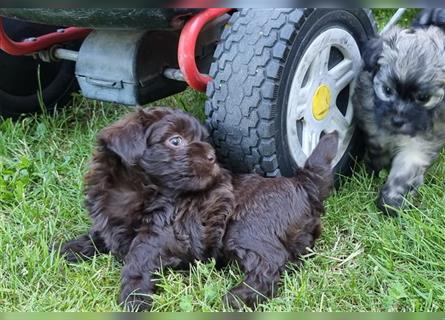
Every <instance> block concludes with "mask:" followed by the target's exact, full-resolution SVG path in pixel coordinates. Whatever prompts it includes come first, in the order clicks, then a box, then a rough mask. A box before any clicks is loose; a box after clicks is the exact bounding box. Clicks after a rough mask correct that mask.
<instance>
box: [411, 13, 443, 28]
mask: <svg viewBox="0 0 445 320" xmlns="http://www.w3.org/2000/svg"><path fill="white" fill-rule="evenodd" d="M411 25H412V26H413V27H415V28H422V27H428V26H437V27H439V28H441V29H442V30H444V31H445V9H444V8H433V9H423V10H422V11H421V12H420V13H419V14H418V15H417V17H416V18H415V19H414V20H413V22H412V24H411Z"/></svg>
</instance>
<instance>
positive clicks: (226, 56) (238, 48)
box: [205, 9, 376, 176]
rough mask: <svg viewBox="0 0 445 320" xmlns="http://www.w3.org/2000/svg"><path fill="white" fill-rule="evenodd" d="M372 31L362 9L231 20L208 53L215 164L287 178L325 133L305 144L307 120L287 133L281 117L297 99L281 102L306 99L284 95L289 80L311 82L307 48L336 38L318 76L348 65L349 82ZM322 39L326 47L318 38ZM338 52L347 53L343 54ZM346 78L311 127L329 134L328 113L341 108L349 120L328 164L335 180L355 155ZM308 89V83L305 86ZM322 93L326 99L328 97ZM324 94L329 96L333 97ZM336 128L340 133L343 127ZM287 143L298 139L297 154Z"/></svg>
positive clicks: (258, 13) (251, 12) (240, 15)
mask: <svg viewBox="0 0 445 320" xmlns="http://www.w3.org/2000/svg"><path fill="white" fill-rule="evenodd" d="M375 30H376V28H375V22H374V19H373V18H372V15H371V12H370V11H369V10H363V9H351V10H347V9H245V10H241V11H240V12H236V13H234V14H233V16H232V18H231V19H230V21H229V24H228V27H227V28H226V29H225V30H224V32H223V34H222V39H221V41H220V43H219V44H218V47H217V49H216V50H215V54H214V62H213V63H212V66H211V68H210V76H211V77H212V78H213V81H212V82H211V83H210V84H209V85H208V87H207V96H208V100H207V102H206V108H205V111H206V116H207V125H208V127H209V131H210V135H211V138H212V141H213V143H214V145H215V147H216V150H217V154H218V157H219V159H220V161H221V162H222V163H224V164H225V165H226V166H227V167H229V168H230V169H232V170H234V171H235V172H252V171H253V172H257V173H259V174H262V175H265V176H280V175H284V176H290V175H292V174H293V173H294V172H295V169H296V168H297V167H298V166H301V165H303V164H304V160H305V158H306V157H307V155H306V154H305V153H304V152H303V153H302V151H304V150H305V151H306V153H310V151H312V150H313V148H314V147H315V144H314V143H312V142H314V141H318V140H317V139H319V136H321V135H322V134H324V133H325V131H326V130H327V129H325V130H324V131H321V132H320V134H319V136H318V138H317V137H316V138H314V139H313V141H311V143H312V144H311V143H309V144H308V143H307V142H306V140H304V139H306V138H305V137H306V136H307V135H305V134H304V133H305V132H306V131H304V130H307V129H305V128H306V127H310V125H309V124H310V122H309V120H308V119H306V118H308V117H306V118H303V120H304V121H303V122H302V123H303V124H302V128H303V129H302V130H303V131H301V132H299V129H298V128H299V127H298V126H299V124H298V121H300V120H298V119H297V118H296V119H297V122H296V124H295V128H293V126H294V124H293V123H290V122H289V121H290V120H289V119H291V118H292V117H291V116H289V117H288V115H290V114H291V113H288V112H293V111H292V110H294V109H295V107H293V106H292V104H293V101H299V98H297V99H289V96H290V94H291V92H292V93H293V92H294V91H296V92H297V93H298V92H306V91H303V89H301V90H300V89H298V90H297V89H292V85H293V84H294V83H298V81H297V82H296V80H295V79H297V78H298V79H303V80H301V84H302V85H303V83H304V81H305V80H304V79H305V78H306V77H308V78H309V79H312V78H314V79H316V77H315V76H306V74H311V73H312V71H309V70H312V69H313V68H314V67H313V66H317V65H318V64H316V63H312V64H308V63H306V62H307V61H309V60H306V56H308V57H309V55H310V53H311V52H312V51H313V48H314V46H315V44H322V43H324V42H323V40H326V39H327V40H326V41H330V40H329V39H330V38H329V37H328V36H332V37H333V38H335V37H338V38H339V47H338V49H329V54H328V55H327V58H326V64H327V68H326V70H328V71H326V72H328V73H329V72H331V70H341V68H334V67H336V66H337V65H340V63H343V64H344V65H346V64H345V63H346V62H343V60H348V61H349V60H350V61H351V64H350V65H349V64H348V66H350V68H351V71H348V73H347V74H348V76H347V77H345V79H349V78H350V77H351V74H353V76H354V77H355V75H356V74H358V72H359V70H360V66H361V54H360V50H361V49H362V47H363V44H364V43H365V42H366V41H367V40H368V39H369V38H371V37H372V36H374V35H375ZM325 36H326V39H325V38H323V37H325ZM343 38H344V39H346V40H347V41H346V40H343ZM332 41H334V40H332ZM343 42H344V43H343ZM354 43H355V44H354ZM343 45H344V46H348V45H349V47H347V48H346V49H345V48H343V47H342V46H343ZM332 47H335V46H334V45H332ZM330 48H331V45H330ZM335 48H337V47H335ZM311 50H312V51H311ZM348 50H350V52H349V51H348ZM322 51H323V50H321V51H320V52H322ZM339 52H340V55H339ZM348 54H350V55H351V57H348ZM308 59H309V58H308ZM320 59H321V58H320ZM314 61H317V60H316V59H315V60H314ZM331 63H332V64H333V66H332V69H330V68H331V66H330V64H331ZM300 66H307V68H308V69H307V71H306V72H305V74H298V73H297V72H296V71H297V70H300V69H298V68H299V67H300ZM301 68H303V67H301ZM301 70H303V69H301ZM335 72H339V71H335ZM351 72H352V73H351ZM317 74H318V73H317ZM329 74H330V73H329ZM334 74H335V75H336V76H337V74H336V73H334ZM339 74H340V73H339ZM326 77H327V76H326ZM354 77H351V81H350V82H349V83H348V84H346V87H345V88H344V89H341V90H340V89H339V90H338V92H337V93H338V94H337V96H336V97H334V98H335V100H334V99H332V98H331V99H330V100H328V101H336V103H334V104H332V103H330V104H328V107H327V110H328V113H327V116H326V115H322V116H323V117H325V118H322V119H321V120H319V122H320V123H323V125H324V126H326V127H327V128H328V127H330V126H332V127H333V128H334V129H336V127H335V126H336V123H337V122H336V121H334V120H332V121H331V120H330V119H331V118H332V119H337V118H335V117H334V115H336V116H338V112H337V113H335V112H334V111H335V110H337V109H338V110H340V102H342V105H343V107H342V108H344V109H345V110H346V111H344V112H345V113H344V115H343V116H344V118H347V119H349V120H348V127H347V129H345V132H344V140H343V142H344V143H343V142H342V143H343V144H341V148H340V149H341V150H343V152H341V154H340V153H339V156H338V159H336V160H334V166H335V172H336V173H341V174H347V173H348V172H349V171H350V165H351V156H350V155H351V154H354V153H356V151H357V150H356V149H357V148H356V147H358V144H357V143H356V141H357V139H358V136H357V135H358V132H357V130H355V129H354V127H355V126H354V125H353V122H352V115H351V114H350V112H352V111H348V110H352V107H351V105H350V100H351V99H350V98H351V95H352V91H353V84H354V81H353V80H352V79H354ZM331 78H332V77H331ZM329 79H330V78H329ZM339 79H340V80H341V79H343V78H339ZM337 80H338V79H337ZM337 80H336V82H333V83H334V87H335V88H336V87H337V84H338V87H339V88H340V83H341V84H344V83H346V82H345V81H340V80H338V81H337ZM306 81H309V80H306ZM314 81H315V80H311V82H310V83H311V86H313V85H314V83H315V82H314ZM317 81H318V80H317ZM329 81H330V80H329ZM320 86H321V84H320ZM320 86H319V87H318V89H320ZM294 87H295V86H294ZM328 87H329V86H328ZM297 88H298V87H297ZM302 88H304V87H303V86H302ZM346 88H347V89H346ZM318 89H317V91H316V92H318ZM292 90H294V91H292ZM309 91H310V90H309ZM309 91H308V92H309ZM322 91H323V90H322ZM320 92H321V91H320ZM327 92H328V93H329V97H330V93H331V91H329V90H327ZM332 92H333V93H336V91H335V90H333V89H332ZM311 94H312V93H311ZM292 97H294V96H292ZM314 99H315V94H313V96H312V99H309V100H308V99H305V100H304V101H308V102H307V103H308V104H309V101H310V100H312V106H313V107H312V108H313V110H312V114H313V117H314V118H315V115H316V113H315V108H318V107H315V105H316V104H315V102H314ZM317 105H318V104H317ZM330 105H333V106H334V107H335V108H334V107H332V106H331V107H329V106H330ZM293 108H294V109H293ZM305 108H306V109H305V110H306V111H304V110H303V111H302V112H304V113H305V114H307V112H309V111H308V107H305ZM297 109H298V108H297ZM300 109H301V107H300ZM340 111H341V112H343V111H342V110H340ZM331 114H332V115H331ZM318 116H319V115H317V117H318ZM320 117H321V116H320ZM329 117H331V118H329ZM338 118H340V117H338ZM317 121H318V120H317ZM313 122H314V121H313ZM315 122H316V121H315ZM315 122H314V123H315ZM317 123H318V122H317ZM339 127H341V128H343V127H345V124H344V123H342V126H339ZM311 130H312V129H311ZM317 130H318V129H317ZM336 130H337V129H336ZM316 134H318V132H317V133H316ZM340 136H342V132H340ZM292 139H299V140H298V141H299V144H298V145H299V146H300V149H301V150H300V151H298V150H296V149H298V148H297V147H294V145H297V144H293V143H291V142H292V141H293V140H292ZM295 141H297V140H295ZM289 144H292V145H291V146H289ZM301 154H303V155H301Z"/></svg>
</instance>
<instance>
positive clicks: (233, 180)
mask: <svg viewBox="0 0 445 320" xmlns="http://www.w3.org/2000/svg"><path fill="white" fill-rule="evenodd" d="M206 140H207V132H206V130H205V128H204V127H203V126H202V125H201V124H200V123H199V122H198V121H197V120H196V119H195V118H193V117H191V116H190V115H188V114H186V113H184V112H182V111H180V110H173V109H170V108H150V109H148V108H147V109H143V110H138V111H136V112H134V113H131V114H130V115H129V116H127V117H125V118H124V119H122V120H120V121H118V122H117V123H115V124H112V125H111V126H109V127H107V128H105V129H104V130H102V131H101V133H100V134H99V135H98V145H97V149H96V151H95V154H94V157H93V161H92V165H91V168H90V170H89V172H88V173H87V175H86V181H85V185H86V199H87V200H86V206H87V209H88V211H89V213H90V216H91V219H92V227H91V229H90V231H89V233H88V234H87V235H83V236H81V237H79V238H78V239H75V240H72V241H69V242H67V243H66V244H65V245H64V246H63V248H62V252H63V253H64V254H65V257H66V258H67V259H68V260H69V261H78V260H80V259H84V258H89V257H92V256H93V255H95V254H98V253H104V252H111V253H112V254H113V255H115V256H117V257H119V258H121V259H123V260H124V267H123V270H122V276H121V294H120V302H122V303H124V304H125V306H126V308H129V309H133V310H143V309H147V308H149V307H150V305H151V298H150V297H151V294H152V293H153V292H154V290H155V280H156V279H155V277H154V274H155V273H156V272H157V271H159V270H160V268H161V267H173V268H183V267H187V266H188V265H189V264H190V263H193V262H194V261H195V260H202V261H205V260H207V259H209V258H215V259H216V260H217V261H219V262H222V263H223V264H225V263H229V262H231V261H236V262H238V264H239V265H240V266H241V267H242V269H243V270H244V272H245V273H246V278H245V280H244V282H243V283H241V284H239V285H238V286H237V287H235V288H233V289H232V290H231V291H230V293H229V294H227V296H226V298H225V301H226V302H227V303H228V304H229V305H231V306H233V307H239V306H240V304H239V303H240V301H242V302H244V303H246V304H247V305H249V306H253V305H256V304H257V303H259V302H261V301H262V300H263V299H264V298H266V297H272V296H273V294H274V293H275V292H276V285H277V283H278V282H279V278H280V273H281V271H282V270H283V268H284V266H285V264H286V262H288V261H297V260H298V259H299V257H300V256H301V255H302V254H304V253H305V252H306V250H307V248H310V247H312V246H313V245H314V241H315V239H316V238H318V237H319V235H320V232H321V223H320V215H321V214H322V212H323V200H324V199H325V198H326V197H327V196H328V195H329V192H330V189H331V187H332V181H333V179H332V170H331V165H330V162H331V161H332V159H333V158H334V156H335V153H336V151H337V142H338V137H337V135H336V134H328V135H325V136H324V137H323V138H322V139H321V141H320V143H319V145H318V147H317V148H316V149H315V151H314V153H313V154H312V155H311V156H310V157H309V159H308V160H307V163H306V165H305V168H304V169H299V170H298V171H297V172H296V174H295V176H294V177H292V178H275V179H266V178H262V177H260V176H258V175H254V174H246V175H232V174H231V173H230V172H229V171H227V170H225V169H223V168H221V167H220V166H219V165H218V164H217V163H216V161H215V154H214V150H213V148H212V147H211V146H210V144H208V143H207V142H206Z"/></svg>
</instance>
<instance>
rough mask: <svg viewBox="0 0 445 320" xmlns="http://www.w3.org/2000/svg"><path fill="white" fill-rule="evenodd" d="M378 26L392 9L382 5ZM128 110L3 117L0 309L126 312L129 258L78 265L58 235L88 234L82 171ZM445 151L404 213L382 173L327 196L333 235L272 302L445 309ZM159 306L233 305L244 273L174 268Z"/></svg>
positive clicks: (194, 106)
mask: <svg viewBox="0 0 445 320" xmlns="http://www.w3.org/2000/svg"><path fill="white" fill-rule="evenodd" d="M376 14H377V16H378V20H379V22H380V25H381V24H382V23H383V22H384V21H386V19H388V17H389V16H390V15H389V14H388V11H387V10H378V11H376ZM204 100H205V97H204V96H203V95H201V94H198V93H196V92H193V91H191V90H188V91H186V92H184V93H182V94H179V95H176V96H174V97H170V98H167V99H165V100H163V101H162V104H166V105H171V106H176V107H181V108H184V109H186V110H188V111H190V112H192V113H194V114H197V115H199V116H200V117H201V118H202V115H203V111H202V110H203V103H204ZM126 112H128V109H127V108H124V107H120V106H115V105H110V104H106V103H99V102H94V101H90V100H87V99H84V98H83V97H81V96H76V97H75V99H74V102H73V106H72V107H69V108H66V109H64V110H61V111H59V112H58V113H57V114H56V115H55V116H48V115H40V116H36V117H31V118H26V119H23V120H21V121H19V122H12V121H10V120H6V121H3V122H1V123H0V141H1V144H0V248H1V255H0V311H120V310H121V308H120V306H119V305H118V304H117V302H116V297H117V296H118V290H119V273H120V269H121V264H120V263H119V262H117V261H116V260H115V259H114V258H113V257H111V256H109V255H103V256H99V257H97V258H94V259H93V260H92V261H88V262H85V263H80V264H68V263H66V262H65V261H64V260H62V259H61V258H60V257H59V256H58V255H57V254H55V253H54V252H52V251H51V250H50V248H51V246H52V245H53V244H57V243H60V242H63V241H65V240H67V239H71V238H72V237H75V236H76V235H78V234H80V233H84V232H85V231H86V230H87V229H88V226H89V220H88V217H87V214H86V212H85V210H84V207H83V194H82V176H83V174H84V173H85V171H86V170H87V167H88V161H89V157H90V154H91V151H92V147H93V143H94V137H95V134H96V133H97V132H98V130H100V128H102V127H104V126H105V125H107V124H108V123H110V122H112V121H114V120H115V119H117V118H119V117H120V116H121V115H123V114H124V113H126ZM444 164H445V157H442V158H441V159H440V161H438V163H437V164H435V165H434V166H433V167H432V168H431V169H430V170H429V172H428V175H427V178H426V183H425V185H424V186H423V187H422V188H421V190H420V194H419V196H418V197H417V198H416V199H415V205H412V206H409V208H407V209H406V210H405V211H404V212H403V215H401V217H399V218H388V217H385V216H383V215H382V214H380V213H379V212H378V210H377V208H376V206H375V199H376V197H377V192H378V187H379V186H380V185H382V183H383V181H384V174H383V175H381V176H379V177H371V176H370V175H368V174H367V173H366V171H365V169H364V168H363V165H362V164H361V163H357V165H356V170H355V173H354V175H353V176H352V177H350V178H344V179H343V186H342V187H341V189H340V190H338V191H337V192H336V193H335V194H334V195H333V196H332V197H331V198H330V199H329V200H328V201H327V203H326V207H327V210H326V214H325V216H324V217H323V223H324V233H323V234H322V237H321V239H320V240H319V241H318V242H317V244H316V246H315V248H314V251H313V253H311V254H310V258H309V257H308V258H307V259H305V263H304V264H303V265H302V266H301V267H300V268H299V269H297V268H296V267H295V266H291V265H290V266H289V268H288V270H287V271H286V272H285V274H284V275H283V278H282V285H281V289H280V292H279V294H278V297H277V298H275V299H272V300H270V301H269V302H268V303H266V304H265V305H263V306H261V308H260V309H261V310H264V311H443V310H444V307H443V306H444V305H445V232H444V230H445V219H444V217H445V214H444V213H445V165H444ZM161 277H162V280H161V284H160V286H161V289H160V290H159V293H158V295H157V296H156V297H155V302H154V305H153V310H154V311H217V310H223V309H224V308H223V306H222V304H221V297H222V296H223V294H224V293H225V292H226V291H227V290H228V289H229V288H230V287H232V286H233V285H235V284H236V283H238V282H239V281H241V279H242V273H241V272H240V271H239V270H238V269H237V268H236V267H235V266H234V267H227V268H225V269H223V270H216V269H215V266H214V265H213V264H212V263H207V264H202V263H198V264H197V265H196V266H194V267H192V269H191V271H190V272H178V271H168V270H167V271H164V272H163V273H162V275H161Z"/></svg>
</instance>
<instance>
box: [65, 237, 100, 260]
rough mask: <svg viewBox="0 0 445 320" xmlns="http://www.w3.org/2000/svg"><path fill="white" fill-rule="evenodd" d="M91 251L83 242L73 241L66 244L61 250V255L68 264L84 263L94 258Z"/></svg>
mask: <svg viewBox="0 0 445 320" xmlns="http://www.w3.org/2000/svg"><path fill="white" fill-rule="evenodd" d="M90 251H91V249H90V248H88V247H86V246H85V243H84V242H83V241H79V240H77V239H76V240H71V241H68V242H66V243H64V244H63V245H62V246H61V248H60V254H61V255H62V256H63V257H64V258H65V260H66V261H68V262H73V263H76V262H82V261H84V260H87V259H88V258H90V257H92V256H93V254H92V253H91V252H90Z"/></svg>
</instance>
